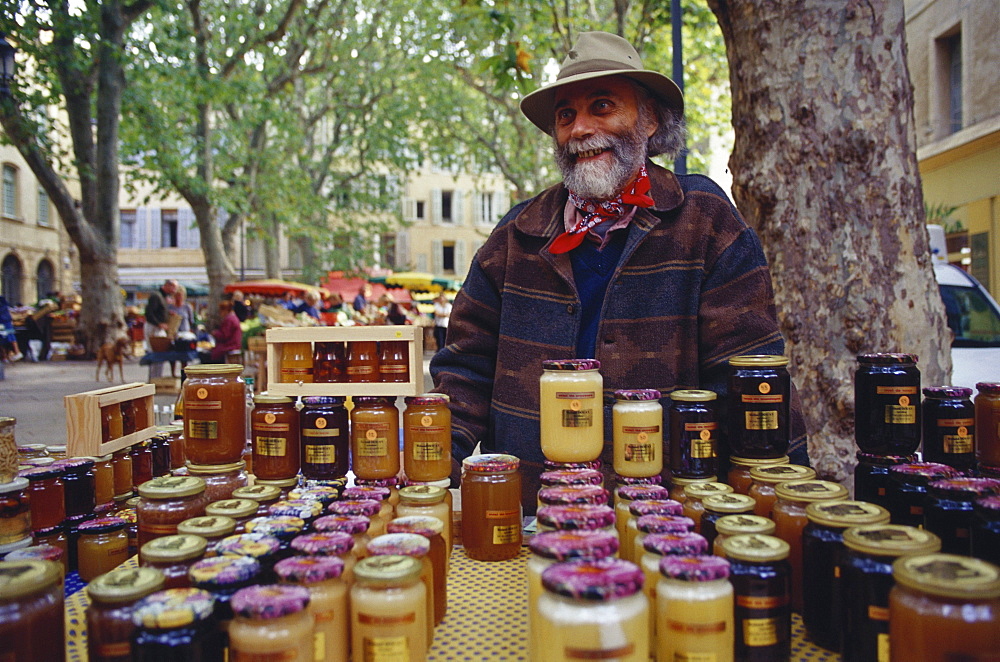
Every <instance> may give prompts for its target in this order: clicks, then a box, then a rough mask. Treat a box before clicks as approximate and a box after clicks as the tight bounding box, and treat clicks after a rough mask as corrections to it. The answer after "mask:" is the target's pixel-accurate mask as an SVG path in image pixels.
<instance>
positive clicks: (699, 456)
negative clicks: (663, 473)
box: [670, 389, 719, 478]
mask: <svg viewBox="0 0 1000 662" xmlns="http://www.w3.org/2000/svg"><path fill="white" fill-rule="evenodd" d="M715 399H716V394H715V392H714V391H705V390H693V389H681V390H678V391H673V392H671V394H670V400H671V406H670V475H671V476H675V477H677V478H706V477H708V476H715V475H717V474H718V472H719V458H718V444H719V421H718V418H717V414H716V408H715Z"/></svg>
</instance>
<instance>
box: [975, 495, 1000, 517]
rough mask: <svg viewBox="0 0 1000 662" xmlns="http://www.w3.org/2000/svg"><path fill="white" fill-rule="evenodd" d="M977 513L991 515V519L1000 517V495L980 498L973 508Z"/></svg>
mask: <svg viewBox="0 0 1000 662" xmlns="http://www.w3.org/2000/svg"><path fill="white" fill-rule="evenodd" d="M972 508H973V510H975V511H976V512H982V513H990V514H991V517H997V516H998V515H1000V495H996V494H994V495H992V496H985V497H979V498H978V499H976V502H975V504H973V506H972Z"/></svg>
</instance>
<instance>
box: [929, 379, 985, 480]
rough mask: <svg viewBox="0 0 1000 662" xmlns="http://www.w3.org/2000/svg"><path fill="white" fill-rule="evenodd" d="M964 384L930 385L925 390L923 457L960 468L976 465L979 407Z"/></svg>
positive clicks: (967, 469) (970, 468) (962, 469)
mask: <svg viewBox="0 0 1000 662" xmlns="http://www.w3.org/2000/svg"><path fill="white" fill-rule="evenodd" d="M971 395H972V389H971V388H966V387H964V386H929V387H927V388H925V389H924V401H923V403H922V407H923V411H922V414H921V415H922V417H923V458H924V460H925V461H927V462H940V463H941V464H947V465H948V466H949V467H954V468H956V469H958V470H959V471H966V472H967V471H971V470H973V469H975V467H976V446H975V439H976V407H975V405H973V404H972V400H971V399H970V396H971Z"/></svg>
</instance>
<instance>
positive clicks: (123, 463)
mask: <svg viewBox="0 0 1000 662" xmlns="http://www.w3.org/2000/svg"><path fill="white" fill-rule="evenodd" d="M111 469H112V471H113V472H114V485H115V501H123V500H125V499H128V498H129V497H131V496H132V491H133V488H134V486H133V484H132V457H131V456H130V455H129V454H128V449H124V450H120V451H115V452H114V453H112V454H111Z"/></svg>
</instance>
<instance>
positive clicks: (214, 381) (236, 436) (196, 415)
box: [184, 364, 247, 465]
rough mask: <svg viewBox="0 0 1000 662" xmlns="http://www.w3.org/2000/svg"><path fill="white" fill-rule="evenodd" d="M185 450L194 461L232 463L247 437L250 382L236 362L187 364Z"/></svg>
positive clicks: (241, 451) (238, 456) (237, 457)
mask: <svg viewBox="0 0 1000 662" xmlns="http://www.w3.org/2000/svg"><path fill="white" fill-rule="evenodd" d="M185 374H186V375H187V379H185V380H184V426H185V427H184V451H185V453H186V455H187V460H188V462H191V463H193V464H206V465H207V464H231V463H233V462H239V461H240V460H241V459H242V458H243V449H244V448H245V447H246V440H247V429H246V428H247V415H246V384H245V383H244V382H243V378H242V377H241V376H240V375H242V374H243V366H241V365H236V364H221V365H217V364H209V365H193V366H188V367H187V368H185Z"/></svg>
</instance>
